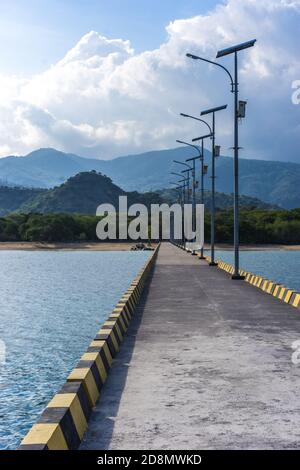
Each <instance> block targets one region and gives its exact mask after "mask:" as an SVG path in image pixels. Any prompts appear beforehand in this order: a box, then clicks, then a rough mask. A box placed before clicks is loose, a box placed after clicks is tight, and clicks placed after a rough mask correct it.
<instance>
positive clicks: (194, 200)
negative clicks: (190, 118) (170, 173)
mask: <svg viewBox="0 0 300 470" xmlns="http://www.w3.org/2000/svg"><path fill="white" fill-rule="evenodd" d="M176 142H178V143H179V144H183V145H187V146H188V147H192V148H194V149H195V150H197V152H198V154H199V155H198V156H197V157H193V158H187V159H186V162H192V165H193V170H192V174H193V231H194V232H195V230H196V160H201V162H202V165H201V182H202V183H203V158H204V157H203V153H202V154H201V152H200V149H199V147H198V146H197V145H193V144H190V143H189V142H185V141H183V140H176ZM202 189H203V188H202V187H201V204H203V200H202V199H203V191H202ZM201 250H203V247H201ZM192 254H193V255H194V254H195V250H193V251H192Z"/></svg>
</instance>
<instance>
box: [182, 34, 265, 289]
mask: <svg viewBox="0 0 300 470" xmlns="http://www.w3.org/2000/svg"><path fill="white" fill-rule="evenodd" d="M255 43H256V39H252V40H250V41H247V42H243V43H241V44H237V45H235V46H232V47H229V48H227V49H222V50H221V51H219V52H218V53H217V56H216V58H217V59H219V58H220V57H224V56H227V55H230V54H234V79H233V78H232V75H231V73H230V72H229V70H228V69H227V68H226V67H224V66H223V65H221V64H219V63H218V62H214V61H212V60H208V59H204V58H203V57H199V56H196V55H194V54H187V57H189V58H190V59H194V60H202V61H204V62H208V63H209V64H213V65H217V66H218V67H220V68H221V69H223V70H224V71H225V72H226V73H227V75H228V76H229V79H230V82H231V91H232V93H234V147H233V148H234V273H233V275H232V279H235V280H239V279H244V276H241V275H240V270H239V129H238V119H239V117H244V116H245V114H244V113H243V112H242V113H240V110H243V109H244V106H245V102H239V99H238V97H239V88H238V86H239V82H238V52H239V51H242V50H244V49H248V48H250V47H253V46H254V44H255Z"/></svg>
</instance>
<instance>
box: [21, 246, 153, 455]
mask: <svg viewBox="0 0 300 470" xmlns="http://www.w3.org/2000/svg"><path fill="white" fill-rule="evenodd" d="M158 250H159V245H158V246H157V248H156V249H155V250H154V252H153V254H152V256H151V257H150V259H149V260H148V261H147V262H146V263H145V265H144V267H143V269H141V271H140V272H139V273H138V275H137V276H136V278H135V279H134V280H133V282H132V283H131V285H130V287H129V289H127V291H126V292H125V294H124V295H123V296H122V298H121V299H120V301H119V302H118V304H117V305H116V307H115V309H114V310H113V311H112V313H111V314H110V316H109V317H108V318H107V320H106V321H105V322H104V323H103V325H102V326H101V329H100V330H99V331H98V333H97V334H96V336H95V338H94V340H93V341H92V342H91V344H90V345H89V347H88V349H87V351H86V352H85V353H84V354H83V355H82V356H81V358H80V360H79V362H78V364H77V365H76V367H75V368H74V369H73V370H72V371H71V373H70V375H69V377H68V378H67V382H66V383H65V384H64V385H63V387H62V388H61V390H60V391H59V392H58V393H57V394H56V395H54V397H53V398H52V400H51V401H50V402H49V403H48V405H47V407H46V408H45V410H44V411H43V413H42V414H41V416H40V418H39V420H38V421H37V423H36V424H34V425H33V426H32V428H31V429H30V430H29V432H28V433H27V435H26V436H25V437H24V439H23V440H22V442H21V445H20V447H19V449H20V450H75V449H78V447H79V445H80V443H81V441H82V438H83V436H84V433H85V431H86V429H87V426H88V420H89V417H90V414H91V411H92V409H93V407H94V406H95V405H96V403H97V401H98V399H99V397H100V392H101V388H102V386H103V384H104V383H105V381H106V379H107V376H108V373H109V370H110V368H111V366H112V363H113V358H114V357H115V355H116V354H117V353H118V351H119V349H120V345H121V343H122V340H123V338H124V336H125V334H126V331H127V329H128V326H129V323H130V320H131V318H132V316H133V315H134V313H135V310H136V307H137V305H138V303H139V300H140V297H141V295H142V292H143V289H144V286H145V282H146V280H147V278H148V276H149V274H150V272H151V270H152V268H153V266H154V262H155V260H156V257H157V254H158Z"/></svg>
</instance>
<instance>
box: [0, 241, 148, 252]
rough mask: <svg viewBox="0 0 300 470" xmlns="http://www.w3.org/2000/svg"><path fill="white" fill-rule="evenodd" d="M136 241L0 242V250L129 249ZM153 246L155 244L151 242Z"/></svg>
mask: <svg viewBox="0 0 300 470" xmlns="http://www.w3.org/2000/svg"><path fill="white" fill-rule="evenodd" d="M135 245H136V243H128V242H125V243H118V242H115V243H111V242H108V243H41V242H0V250H28V251H36V250H88V251H129V250H130V249H131V248H132V247H133V246H135ZM153 246H155V245H154V244H153Z"/></svg>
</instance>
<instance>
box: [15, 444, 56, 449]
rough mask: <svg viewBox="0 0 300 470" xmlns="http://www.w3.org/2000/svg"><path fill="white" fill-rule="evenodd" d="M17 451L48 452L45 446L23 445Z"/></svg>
mask: <svg viewBox="0 0 300 470" xmlns="http://www.w3.org/2000/svg"><path fill="white" fill-rule="evenodd" d="M17 450H49V449H48V446H47V444H23V445H20V446H19V448H18V449H17Z"/></svg>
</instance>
